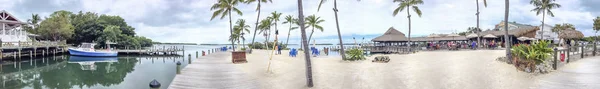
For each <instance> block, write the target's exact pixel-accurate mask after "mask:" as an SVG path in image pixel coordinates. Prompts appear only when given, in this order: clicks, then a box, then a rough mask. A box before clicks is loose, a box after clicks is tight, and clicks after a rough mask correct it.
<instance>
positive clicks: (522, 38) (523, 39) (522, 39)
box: [517, 36, 530, 41]
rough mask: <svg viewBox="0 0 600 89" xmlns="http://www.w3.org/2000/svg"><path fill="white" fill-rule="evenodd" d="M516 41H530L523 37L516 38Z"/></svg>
mask: <svg viewBox="0 0 600 89" xmlns="http://www.w3.org/2000/svg"><path fill="white" fill-rule="evenodd" d="M517 40H520V41H525V40H530V38H529V37H524V36H523V37H519V38H517Z"/></svg>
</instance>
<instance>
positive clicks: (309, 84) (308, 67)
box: [298, 0, 313, 87]
mask: <svg viewBox="0 0 600 89" xmlns="http://www.w3.org/2000/svg"><path fill="white" fill-rule="evenodd" d="M298 19H299V20H300V21H299V23H300V32H301V34H302V44H303V45H302V47H304V60H305V62H304V63H306V86H307V87H313V82H312V67H311V66H312V65H311V62H310V56H308V55H309V53H308V42H307V41H306V27H304V11H303V9H302V0H298Z"/></svg>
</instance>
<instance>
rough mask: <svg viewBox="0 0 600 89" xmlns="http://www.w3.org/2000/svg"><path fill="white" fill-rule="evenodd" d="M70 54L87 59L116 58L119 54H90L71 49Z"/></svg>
mask: <svg viewBox="0 0 600 89" xmlns="http://www.w3.org/2000/svg"><path fill="white" fill-rule="evenodd" d="M69 54H71V55H73V56H86V57H116V56H117V54H118V52H88V51H81V50H77V49H71V48H69Z"/></svg>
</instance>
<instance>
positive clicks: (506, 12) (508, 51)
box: [504, 0, 516, 64]
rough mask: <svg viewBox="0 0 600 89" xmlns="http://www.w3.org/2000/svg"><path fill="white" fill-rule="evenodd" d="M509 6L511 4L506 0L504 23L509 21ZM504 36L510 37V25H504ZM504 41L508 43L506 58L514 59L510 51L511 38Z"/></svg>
mask: <svg viewBox="0 0 600 89" xmlns="http://www.w3.org/2000/svg"><path fill="white" fill-rule="evenodd" d="M508 6H509V0H505V2H504V23H505V24H506V23H508ZM504 38H508V25H504ZM504 43H505V45H506V59H509V60H511V59H512V55H511V53H510V49H511V47H510V46H511V43H510V41H509V40H504ZM515 64H516V63H515Z"/></svg>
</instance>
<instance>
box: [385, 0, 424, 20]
mask: <svg viewBox="0 0 600 89" xmlns="http://www.w3.org/2000/svg"><path fill="white" fill-rule="evenodd" d="M395 2H399V3H400V4H398V7H397V8H396V9H394V12H393V13H392V14H393V16H396V15H397V14H398V12H402V11H404V9H407V10H408V9H409V8H411V7H412V9H413V11H415V13H417V15H418V16H419V17H421V10H420V9H419V7H418V6H417V5H421V4H423V0H394V3H395Z"/></svg>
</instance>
